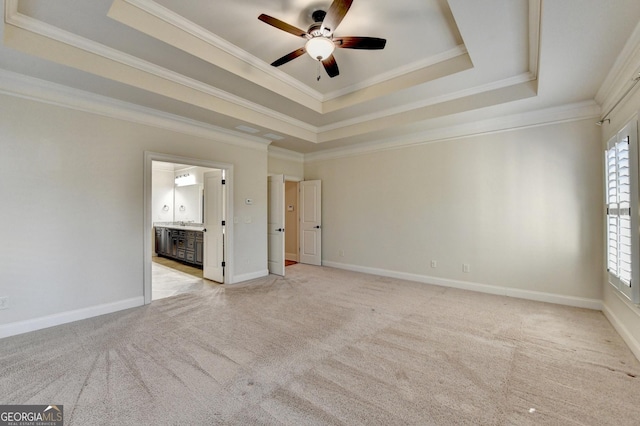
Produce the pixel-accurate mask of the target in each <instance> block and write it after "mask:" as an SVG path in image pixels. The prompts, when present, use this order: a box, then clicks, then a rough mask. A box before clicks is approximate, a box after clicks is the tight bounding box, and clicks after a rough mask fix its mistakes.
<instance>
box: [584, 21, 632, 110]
mask: <svg viewBox="0 0 640 426" xmlns="http://www.w3.org/2000/svg"><path fill="white" fill-rule="evenodd" d="M639 72H640V22H639V23H638V24H637V25H636V27H635V29H634V30H633V32H632V33H631V36H630V37H629V39H628V40H627V42H626V43H625V45H624V47H623V48H622V50H621V51H620V54H619V55H618V57H617V58H616V60H615V62H614V63H613V66H612V67H611V69H610V70H609V73H608V74H607V77H606V78H605V79H604V81H603V82H602V85H601V86H600V88H599V89H598V92H597V93H596V97H595V99H596V102H598V103H599V104H600V105H602V110H603V111H608V110H609V109H610V108H611V106H612V105H614V104H615V103H616V102H617V101H618V99H620V97H621V96H622V94H623V93H624V91H625V90H626V89H627V87H628V86H629V83H630V82H631V80H633V78H634V77H635V76H637V75H638V73H639Z"/></svg>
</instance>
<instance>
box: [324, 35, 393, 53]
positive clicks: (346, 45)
mask: <svg viewBox="0 0 640 426" xmlns="http://www.w3.org/2000/svg"><path fill="white" fill-rule="evenodd" d="M333 42H334V44H335V45H336V47H341V48H343V49H366V50H379V49H384V46H385V45H386V44H387V40H385V39H383V38H376V37H338V38H334V39H333Z"/></svg>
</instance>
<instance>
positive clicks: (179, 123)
mask: <svg viewBox="0 0 640 426" xmlns="http://www.w3.org/2000/svg"><path fill="white" fill-rule="evenodd" d="M0 93H2V94H5V95H9V96H15V97H19V98H23V99H29V100H33V101H38V102H42V103H46V104H50V105H56V106H61V107H65V108H69V109H74V110H77V111H83V112H88V113H91V114H96V115H101V116H105V117H109V118H115V119H118V120H124V121H129V122H133V123H137V124H143V125H146V126H151V127H156V128H160V129H164V130H170V131H174V132H178V133H183V134H187V135H191V136H196V137H202V138H206V139H211V140H215V141H216V142H222V143H226V144H230V145H234V146H240V147H244V148H251V149H257V150H260V151H266V150H267V146H268V145H269V144H270V143H271V141H270V140H268V139H264V138H259V137H255V136H249V135H245V134H242V133H239V132H233V131H230V130H227V129H224V128H221V127H218V126H214V125H210V124H205V123H202V122H199V121H195V120H190V119H187V118H184V117H180V116H177V115H174V114H169V113H165V112H161V111H157V110H154V109H151V108H146V107H142V106H139V105H135V104H131V103H128V102H123V101H118V100H115V99H112V98H109V97H106V96H101V95H96V94H94V93H90V92H85V91H83V90H78V89H73V88H70V87H67V86H63V85H60V84H56V83H51V82H49V81H46V80H41V79H38V78H34V77H28V76H25V75H23V74H18V73H14V72H11V71H7V70H3V69H0Z"/></svg>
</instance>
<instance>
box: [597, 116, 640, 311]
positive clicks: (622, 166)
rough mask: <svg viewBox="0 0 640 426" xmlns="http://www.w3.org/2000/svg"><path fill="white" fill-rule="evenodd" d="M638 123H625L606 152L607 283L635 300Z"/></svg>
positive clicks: (639, 238) (639, 272)
mask: <svg viewBox="0 0 640 426" xmlns="http://www.w3.org/2000/svg"><path fill="white" fill-rule="evenodd" d="M637 126H638V125H637V120H634V121H632V122H631V123H629V124H627V125H626V126H625V127H624V128H623V129H622V130H621V131H620V132H618V134H617V135H616V136H614V137H613V138H611V139H610V140H609V142H608V143H607V150H606V152H605V179H606V182H605V185H606V187H605V197H606V204H607V224H606V225H607V271H608V272H609V273H608V276H609V283H610V284H611V285H613V286H614V287H616V288H617V289H618V290H619V291H620V292H622V293H623V294H624V295H626V296H627V297H628V298H629V299H630V300H631V301H632V302H634V303H640V291H639V290H638V288H639V287H640V282H639V281H640V280H639V277H640V265H639V262H638V258H639V255H640V252H639V248H640V247H639V242H640V234H639V232H638V137H637V134H638V132H637V130H638V128H637Z"/></svg>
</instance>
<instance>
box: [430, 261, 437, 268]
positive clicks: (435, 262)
mask: <svg viewBox="0 0 640 426" xmlns="http://www.w3.org/2000/svg"><path fill="white" fill-rule="evenodd" d="M431 267H432V268H437V267H438V261H437V260H432V261H431Z"/></svg>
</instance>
